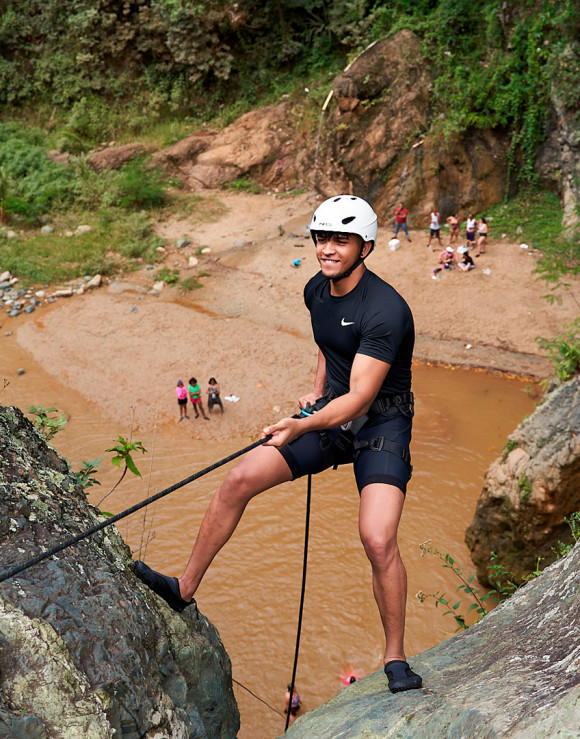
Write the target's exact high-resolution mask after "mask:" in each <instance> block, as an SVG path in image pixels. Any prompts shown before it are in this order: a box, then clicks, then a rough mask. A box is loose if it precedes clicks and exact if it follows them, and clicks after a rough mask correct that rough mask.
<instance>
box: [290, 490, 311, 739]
mask: <svg viewBox="0 0 580 739" xmlns="http://www.w3.org/2000/svg"><path fill="white" fill-rule="evenodd" d="M311 498H312V475H308V486H307V493H306V523H305V525H304V557H303V560H302V589H301V592H300V609H299V611H298V628H297V630H296V647H295V649H294V667H293V668H292V682H291V683H290V698H289V700H288V714H287V716H286V726H285V727H284V732H286V731H288V725H289V724H290V711H291V710H292V698H293V696H294V682H295V680H296V669H297V667H298V652H299V651H300V634H301V632H302V614H303V612H304V594H305V593H306V565H307V563H308V532H309V529H310V500H311Z"/></svg>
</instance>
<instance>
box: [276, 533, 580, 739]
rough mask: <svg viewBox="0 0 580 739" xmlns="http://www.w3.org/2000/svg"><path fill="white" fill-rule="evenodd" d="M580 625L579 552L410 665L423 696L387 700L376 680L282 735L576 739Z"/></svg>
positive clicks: (308, 738)
mask: <svg viewBox="0 0 580 739" xmlns="http://www.w3.org/2000/svg"><path fill="white" fill-rule="evenodd" d="M426 617H427V616H426ZM579 626H580V544H578V545H576V547H575V548H574V550H573V551H572V552H571V553H570V554H569V555H568V556H567V557H566V558H565V559H562V560H560V561H558V562H557V563H555V564H553V565H552V566H551V567H550V568H548V569H547V570H545V571H544V572H543V573H542V574H541V575H540V576H539V577H538V578H537V579H536V580H534V581H532V582H530V583H528V584H527V585H525V586H524V587H523V588H521V589H520V590H519V591H517V592H516V593H515V595H513V596H512V597H511V598H510V599H509V600H508V601H506V602H505V603H503V604H502V605H501V606H499V607H498V608H496V609H495V610H494V611H492V613H491V614H489V615H488V616H486V617H485V618H484V619H483V621H481V622H480V623H479V624H477V625H475V626H473V627H471V628H470V629H468V631H466V632H464V633H462V634H461V635H460V636H456V637H453V638H452V639H449V640H448V641H446V642H443V643H442V644H439V645H438V646H436V647H434V648H432V649H429V650H427V651H426V652H423V653H421V654H419V655H417V656H416V657H413V658H412V659H411V660H410V662H411V666H412V667H413V668H414V669H415V670H416V671H417V672H418V673H419V674H421V675H422V677H423V688H422V689H421V690H411V691H409V692H407V693H398V694H396V695H392V694H391V693H390V692H389V690H388V688H387V679H386V677H385V676H384V674H383V672H382V671H380V672H377V673H375V674H374V675H371V676H370V677H367V678H365V679H364V680H361V681H359V682H357V683H354V684H353V685H350V686H349V687H347V688H344V689H343V690H341V691H340V692H339V693H338V694H337V695H336V696H335V697H334V698H333V699H332V700H331V701H329V702H328V703H325V704H324V705H323V706H320V707H319V708H317V709H316V710H314V711H311V712H310V713H307V714H305V715H304V716H303V717H301V718H299V719H297V720H296V722H295V723H294V724H293V725H292V726H291V727H290V730H289V731H288V733H287V734H286V735H285V736H287V737H289V739H290V738H291V739H330V738H331V737H341V739H363V738H364V739H371V737H372V738H373V739H379V737H393V739H394V738H395V737H397V739H449V737H470V738H471V737H477V739H496V738H497V737H510V739H530V738H531V737H534V739H548V738H549V739H555V738H556V737H559V738H560V739H564V738H565V737H566V738H567V737H576V736H578V716H579V715H580V679H579V677H578V676H579V674H580V628H579Z"/></svg>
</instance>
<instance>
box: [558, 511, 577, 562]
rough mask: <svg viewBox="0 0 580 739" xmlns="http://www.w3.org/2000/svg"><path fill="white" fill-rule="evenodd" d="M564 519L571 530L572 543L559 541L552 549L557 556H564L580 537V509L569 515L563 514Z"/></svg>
mask: <svg viewBox="0 0 580 739" xmlns="http://www.w3.org/2000/svg"><path fill="white" fill-rule="evenodd" d="M564 521H566V523H567V524H568V526H570V531H571V532H572V539H573V541H572V543H566V544H565V543H564V542H562V541H559V542H558V544H557V545H556V547H554V548H553V549H552V551H553V552H554V553H555V554H556V555H557V556H558V557H559V558H561V557H565V556H566V555H567V554H568V553H569V552H570V551H571V550H572V548H573V547H574V544H576V542H577V541H578V539H580V511H575V512H574V513H571V514H570V515H569V516H564Z"/></svg>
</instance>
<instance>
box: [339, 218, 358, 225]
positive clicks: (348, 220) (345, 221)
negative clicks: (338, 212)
mask: <svg viewBox="0 0 580 739" xmlns="http://www.w3.org/2000/svg"><path fill="white" fill-rule="evenodd" d="M355 218H356V216H348V218H343V219H342V223H344V225H345V226H346V225H347V223H352V221H354V219H355Z"/></svg>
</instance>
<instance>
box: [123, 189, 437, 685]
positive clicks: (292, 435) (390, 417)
mask: <svg viewBox="0 0 580 739" xmlns="http://www.w3.org/2000/svg"><path fill="white" fill-rule="evenodd" d="M310 232H311V235H312V239H313V241H314V244H315V247H316V256H317V259H318V262H319V264H320V272H318V274H316V275H315V276H314V277H313V278H312V279H311V280H310V281H309V282H308V283H307V285H306V287H305V289H304V300H305V303H306V307H307V308H308V310H309V311H310V315H311V321H312V329H313V334H314V339H315V341H316V344H317V346H318V365H317V372H316V378H315V382H314V387H313V389H312V391H311V392H309V393H307V394H306V395H304V396H302V397H301V398H300V399H299V401H298V404H299V406H300V408H301V413H300V414H298V415H297V416H294V417H291V418H283V419H282V420H281V421H279V422H278V423H275V424H273V425H271V426H268V427H266V428H265V429H264V431H263V436H264V437H265V436H270V435H271V439H269V440H268V441H266V442H265V443H264V444H263V445H261V446H259V447H257V448H255V449H252V450H251V451H250V452H249V453H248V454H247V455H246V456H245V457H244V458H243V459H242V461H241V462H239V463H238V464H237V465H236V466H235V467H233V468H232V469H231V470H230V472H229V473H228V475H227V477H226V478H225V480H224V482H223V483H222V484H221V486H220V487H219V489H218V490H217V492H216V493H215V495H214V496H213V498H212V500H211V503H210V505H209V507H208V509H207V512H206V514H205V516H204V518H203V521H202V523H201V526H200V529H199V532H198V535H197V539H196V541H195V544H194V546H193V550H192V552H191V555H190V558H189V562H188V563H187V566H186V568H185V570H184V572H183V574H182V575H181V577H180V578H174V577H168V576H166V575H162V574H161V573H158V572H155V571H153V570H151V569H150V568H149V567H147V565H145V564H144V563H143V562H137V563H136V565H135V572H136V574H137V575H138V577H139V578H140V579H141V580H143V582H144V583H145V584H147V585H148V586H149V587H150V588H151V589H152V590H154V591H155V592H156V593H157V594H158V595H160V596H161V597H162V598H164V599H165V600H166V601H167V603H168V604H169V605H170V606H171V607H172V608H173V609H174V610H176V611H179V612H180V611H182V610H183V609H184V608H186V607H187V606H189V605H191V604H192V603H194V600H193V596H194V594H195V592H196V590H197V588H198V586H199V584H200V582H201V580H202V578H203V576H204V574H205V572H206V570H207V569H208V567H209V566H210V564H211V562H212V561H213V559H214V557H215V556H216V554H217V553H218V552H219V551H220V549H221V548H222V547H223V546H224V544H225V543H226V542H227V541H228V539H229V538H230V537H231V535H232V534H233V532H234V530H235V528H236V526H237V524H238V522H239V520H240V518H241V516H242V514H243V512H244V510H245V507H246V505H247V504H248V503H249V501H250V500H251V499H252V498H253V497H255V496H256V495H258V494H259V493H262V492H264V491H265V490H268V489H270V488H272V487H274V486H276V485H279V484H280V483H283V482H288V481H290V480H295V479H297V478H299V477H302V476H304V475H308V474H316V473H318V472H321V471H322V470H325V469H328V468H329V467H335V466H337V465H340V464H348V463H352V464H353V466H354V473H355V479H356V483H357V487H358V490H359V494H360V509H359V532H360V537H361V541H362V543H363V546H364V549H365V552H366V554H367V556H368V558H369V560H370V562H371V566H372V575H373V591H374V596H375V600H376V602H377V606H378V608H379V613H380V616H381V621H382V624H383V628H384V631H385V642H386V644H385V653H384V664H385V667H384V670H385V674H386V675H387V678H388V682H389V688H390V690H391V691H392V692H393V693H397V692H400V691H404V690H411V689H414V688H420V687H421V685H422V680H421V678H420V677H419V676H418V675H416V674H415V673H414V672H413V671H412V670H411V668H410V667H409V665H408V663H407V661H406V657H405V651H404V629H405V608H406V596H407V576H406V571H405V567H404V565H403V562H402V560H401V556H400V553H399V548H398V545H397V528H398V525H399V520H400V517H401V513H402V510H403V503H404V500H405V494H406V488H407V482H408V481H409V479H410V477H411V469H412V468H411V460H410V454H409V443H410V441H411V426H412V417H413V395H412V393H411V360H412V353H413V345H414V325H413V316H412V314H411V310H410V308H409V306H408V305H407V303H406V302H405V301H404V300H403V298H402V297H401V296H400V295H399V294H398V293H397V291H396V290H395V289H394V288H393V287H391V286H390V285H389V284H388V283H386V282H384V281H383V280H382V279H381V278H379V277H378V276H377V275H375V274H374V273H373V272H371V271H370V270H368V269H367V268H366V266H365V261H364V260H365V259H366V257H367V256H368V255H369V254H370V253H371V251H372V250H373V248H374V246H375V242H376V239H377V233H378V228H377V216H376V214H375V212H374V211H373V209H372V208H371V206H370V205H369V204H368V203H367V202H366V201H365V200H363V199H361V198H358V197H355V196H352V195H339V196H337V197H334V198H330V199H329V200H326V201H325V202H324V203H322V204H321V205H320V206H319V207H318V208H317V210H316V211H315V213H314V215H313V216H312V220H311V222H310Z"/></svg>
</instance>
